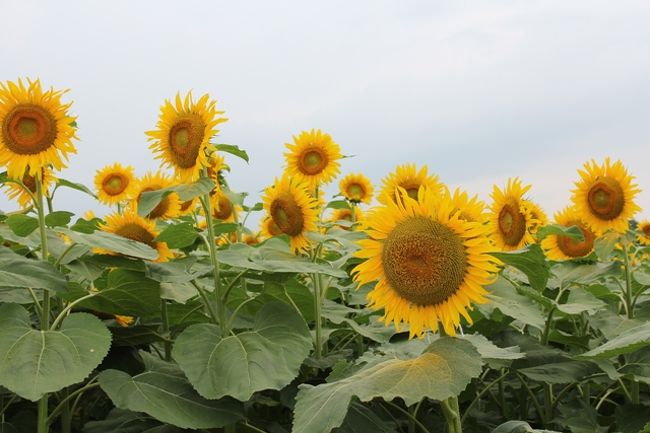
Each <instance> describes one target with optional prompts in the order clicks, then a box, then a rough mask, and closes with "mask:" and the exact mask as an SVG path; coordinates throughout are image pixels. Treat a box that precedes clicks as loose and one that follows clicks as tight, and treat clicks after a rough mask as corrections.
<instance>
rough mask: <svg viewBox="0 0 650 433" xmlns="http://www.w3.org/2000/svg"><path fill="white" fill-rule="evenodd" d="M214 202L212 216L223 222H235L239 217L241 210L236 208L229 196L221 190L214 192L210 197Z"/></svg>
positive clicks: (238, 207)
mask: <svg viewBox="0 0 650 433" xmlns="http://www.w3.org/2000/svg"><path fill="white" fill-rule="evenodd" d="M210 201H211V202H212V216H213V217H214V218H215V219H217V220H219V221H221V222H228V223H229V222H234V221H235V220H236V217H237V212H238V211H239V210H240V209H241V207H240V206H236V205H235V204H234V203H233V202H232V201H230V198H228V195H226V193H225V192H223V191H222V190H221V189H220V188H217V189H215V190H213V191H212V193H211V196H210Z"/></svg>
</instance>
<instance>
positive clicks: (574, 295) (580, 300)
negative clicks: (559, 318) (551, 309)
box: [557, 287, 607, 315]
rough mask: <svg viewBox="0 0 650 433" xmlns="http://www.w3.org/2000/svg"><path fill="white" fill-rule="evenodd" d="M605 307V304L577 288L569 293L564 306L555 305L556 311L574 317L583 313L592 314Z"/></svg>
mask: <svg viewBox="0 0 650 433" xmlns="http://www.w3.org/2000/svg"><path fill="white" fill-rule="evenodd" d="M606 306H607V304H605V303H604V302H603V301H601V300H600V299H598V298H596V297H595V296H594V295H592V294H591V293H589V292H587V291H585V290H584V289H581V288H579V287H574V288H573V289H571V291H570V292H569V298H568V299H567V302H566V303H565V304H557V309H558V310H560V311H561V312H563V313H565V314H573V315H575V314H581V313H584V312H587V313H589V314H594V313H596V312H597V311H598V310H600V309H602V308H604V307H606Z"/></svg>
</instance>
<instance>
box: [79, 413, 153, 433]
mask: <svg viewBox="0 0 650 433" xmlns="http://www.w3.org/2000/svg"><path fill="white" fill-rule="evenodd" d="M158 425H160V423H159V422H158V421H156V420H154V419H152V418H150V417H149V416H147V415H144V414H142V413H136V412H131V411H128V410H122V409H117V408H114V409H113V410H111V411H110V412H109V413H108V416H107V417H106V418H105V419H103V420H101V421H90V422H88V423H86V425H84V429H83V433H142V432H144V431H145V430H147V429H149V428H153V427H156V426H158Z"/></svg>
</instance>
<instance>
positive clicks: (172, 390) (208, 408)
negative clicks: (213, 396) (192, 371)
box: [98, 352, 242, 429]
mask: <svg viewBox="0 0 650 433" xmlns="http://www.w3.org/2000/svg"><path fill="white" fill-rule="evenodd" d="M140 353H141V356H142V357H143V359H144V361H145V371H144V372H143V373H140V374H138V375H136V376H133V377H131V376H130V375H129V374H127V373H125V372H123V371H119V370H105V371H103V372H101V373H100V374H99V380H98V381H99V385H100V386H101V388H102V389H103V390H104V392H106V394H107V395H108V397H109V398H110V399H111V401H112V402H113V404H115V406H116V407H118V408H120V409H128V410H131V411H134V412H144V413H146V414H147V415H150V416H152V417H154V418H156V419H157V420H159V421H162V422H164V423H169V424H172V425H175V426H177V427H181V428H192V429H205V428H219V427H223V426H226V425H230V424H233V423H235V422H237V421H238V420H239V419H241V417H242V414H241V409H242V408H241V405H239V404H238V403H236V402H234V401H232V400H222V401H209V400H205V399H204V398H201V396H199V395H198V394H197V393H196V391H195V390H194V389H193V388H192V386H191V385H190V384H189V382H187V379H186V378H185V377H184V376H183V374H182V372H181V371H180V370H179V369H178V367H177V366H176V365H174V364H172V363H167V362H164V361H161V360H158V359H155V358H154V357H153V355H150V354H148V353H146V352H140Z"/></svg>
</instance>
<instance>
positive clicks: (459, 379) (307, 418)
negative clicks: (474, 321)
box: [293, 337, 482, 433]
mask: <svg viewBox="0 0 650 433" xmlns="http://www.w3.org/2000/svg"><path fill="white" fill-rule="evenodd" d="M481 364H482V362H481V358H480V355H479V354H478V352H477V351H476V349H475V348H474V346H472V344H471V343H470V342H468V341H464V340H460V339H456V338H449V337H442V338H440V339H438V340H436V341H434V342H433V343H432V344H431V345H430V346H429V347H428V348H427V350H426V351H425V352H424V353H423V354H422V355H420V356H418V357H416V358H414V359H396V358H394V359H390V358H389V359H386V360H384V361H381V362H379V363H375V364H371V365H369V366H368V367H365V368H362V369H361V370H359V371H358V372H356V373H355V374H353V375H351V376H349V377H346V378H345V379H341V380H338V381H336V382H331V383H325V384H321V385H318V386H310V385H301V386H300V391H299V392H298V395H297V397H296V406H295V414H294V423H293V433H327V432H329V431H330V430H332V429H333V428H335V427H338V426H340V425H341V423H342V422H343V419H344V418H345V415H346V413H347V411H348V406H349V405H350V401H351V400H352V398H353V397H357V398H358V399H359V400H361V401H370V400H372V399H374V398H377V397H381V398H383V399H384V400H388V401H389V400H393V399H394V398H398V397H399V398H401V399H403V400H404V403H405V404H406V405H407V406H411V405H413V404H415V403H417V402H419V401H420V400H422V399H423V398H424V397H427V398H431V399H435V400H444V399H446V398H449V397H452V396H456V395H458V394H460V392H461V391H463V390H464V389H465V387H466V386H467V384H468V383H469V382H470V380H471V379H472V378H474V377H477V376H478V375H479V374H480V373H481Z"/></svg>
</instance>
